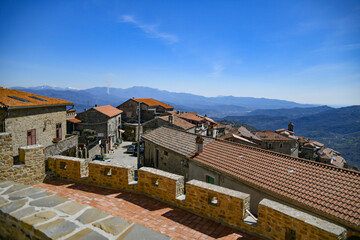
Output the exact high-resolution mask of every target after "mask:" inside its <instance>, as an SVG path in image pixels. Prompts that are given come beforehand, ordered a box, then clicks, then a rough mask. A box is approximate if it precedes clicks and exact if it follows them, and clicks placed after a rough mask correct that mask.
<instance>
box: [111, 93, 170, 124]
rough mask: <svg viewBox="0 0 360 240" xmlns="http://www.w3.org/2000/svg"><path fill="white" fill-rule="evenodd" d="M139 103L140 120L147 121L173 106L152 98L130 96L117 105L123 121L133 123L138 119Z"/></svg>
mask: <svg viewBox="0 0 360 240" xmlns="http://www.w3.org/2000/svg"><path fill="white" fill-rule="evenodd" d="M139 103H141V122H146V121H149V120H151V119H154V118H155V117H157V116H160V115H162V114H164V113H165V112H167V111H172V110H174V107H173V106H170V105H169V104H166V103H163V102H160V101H158V100H155V99H152V98H131V99H129V100H127V101H126V102H124V103H122V104H121V105H119V106H117V108H118V109H120V110H121V111H122V119H123V121H124V122H128V123H134V122H137V121H138V106H139Z"/></svg>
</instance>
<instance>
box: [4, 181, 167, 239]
mask: <svg viewBox="0 0 360 240" xmlns="http://www.w3.org/2000/svg"><path fill="white" fill-rule="evenodd" d="M134 236H136V237H137V239H161V240H168V239H170V238H169V237H167V236H165V235H163V234H160V233H158V232H155V231H153V230H150V229H148V228H146V227H144V226H142V225H140V224H136V223H133V222H131V221H128V220H126V219H122V218H119V217H114V216H111V215H109V214H107V213H105V212H103V211H100V210H98V209H96V208H93V207H90V206H87V205H83V204H80V203H77V202H74V201H70V200H68V199H66V198H63V197H61V196H57V195H54V194H52V193H48V192H45V191H44V190H42V189H39V188H35V187H31V186H27V185H23V184H17V183H14V182H3V183H0V239H40V240H48V239H59V238H61V239H64V240H65V239H66V240H74V239H97V240H106V239H110V240H115V239H135V238H134Z"/></svg>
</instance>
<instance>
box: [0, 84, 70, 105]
mask: <svg viewBox="0 0 360 240" xmlns="http://www.w3.org/2000/svg"><path fill="white" fill-rule="evenodd" d="M50 105H63V106H66V105H73V103H72V102H70V101H66V100H63V99H59V98H51V97H45V96H41V95H37V94H33V93H28V92H23V91H19V90H15V89H8V88H3V87H0V107H9V108H22V107H39V106H50Z"/></svg>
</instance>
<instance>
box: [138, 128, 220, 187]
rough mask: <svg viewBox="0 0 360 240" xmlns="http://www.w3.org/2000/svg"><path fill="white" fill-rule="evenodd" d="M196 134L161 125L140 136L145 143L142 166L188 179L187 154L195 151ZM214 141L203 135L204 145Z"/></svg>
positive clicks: (189, 154) (190, 154)
mask: <svg viewBox="0 0 360 240" xmlns="http://www.w3.org/2000/svg"><path fill="white" fill-rule="evenodd" d="M196 137H197V135H196V134H193V133H189V132H185V131H181V130H178V129H175V128H172V127H168V126H162V127H160V128H157V129H155V130H153V131H151V132H149V133H147V134H145V135H143V136H142V139H143V141H144V143H145V153H144V163H143V165H144V166H148V167H154V168H157V169H160V170H163V171H167V172H171V173H174V174H179V175H182V176H184V178H185V179H186V180H187V179H189V164H188V159H189V158H188V156H192V154H195V151H196V144H195V139H196ZM212 141H214V139H212V138H208V137H204V145H206V144H208V143H210V142H212Z"/></svg>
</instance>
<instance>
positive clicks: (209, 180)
mask: <svg viewBox="0 0 360 240" xmlns="http://www.w3.org/2000/svg"><path fill="white" fill-rule="evenodd" d="M206 182H207V183H211V184H215V179H214V178H213V177H210V176H208V175H206Z"/></svg>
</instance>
